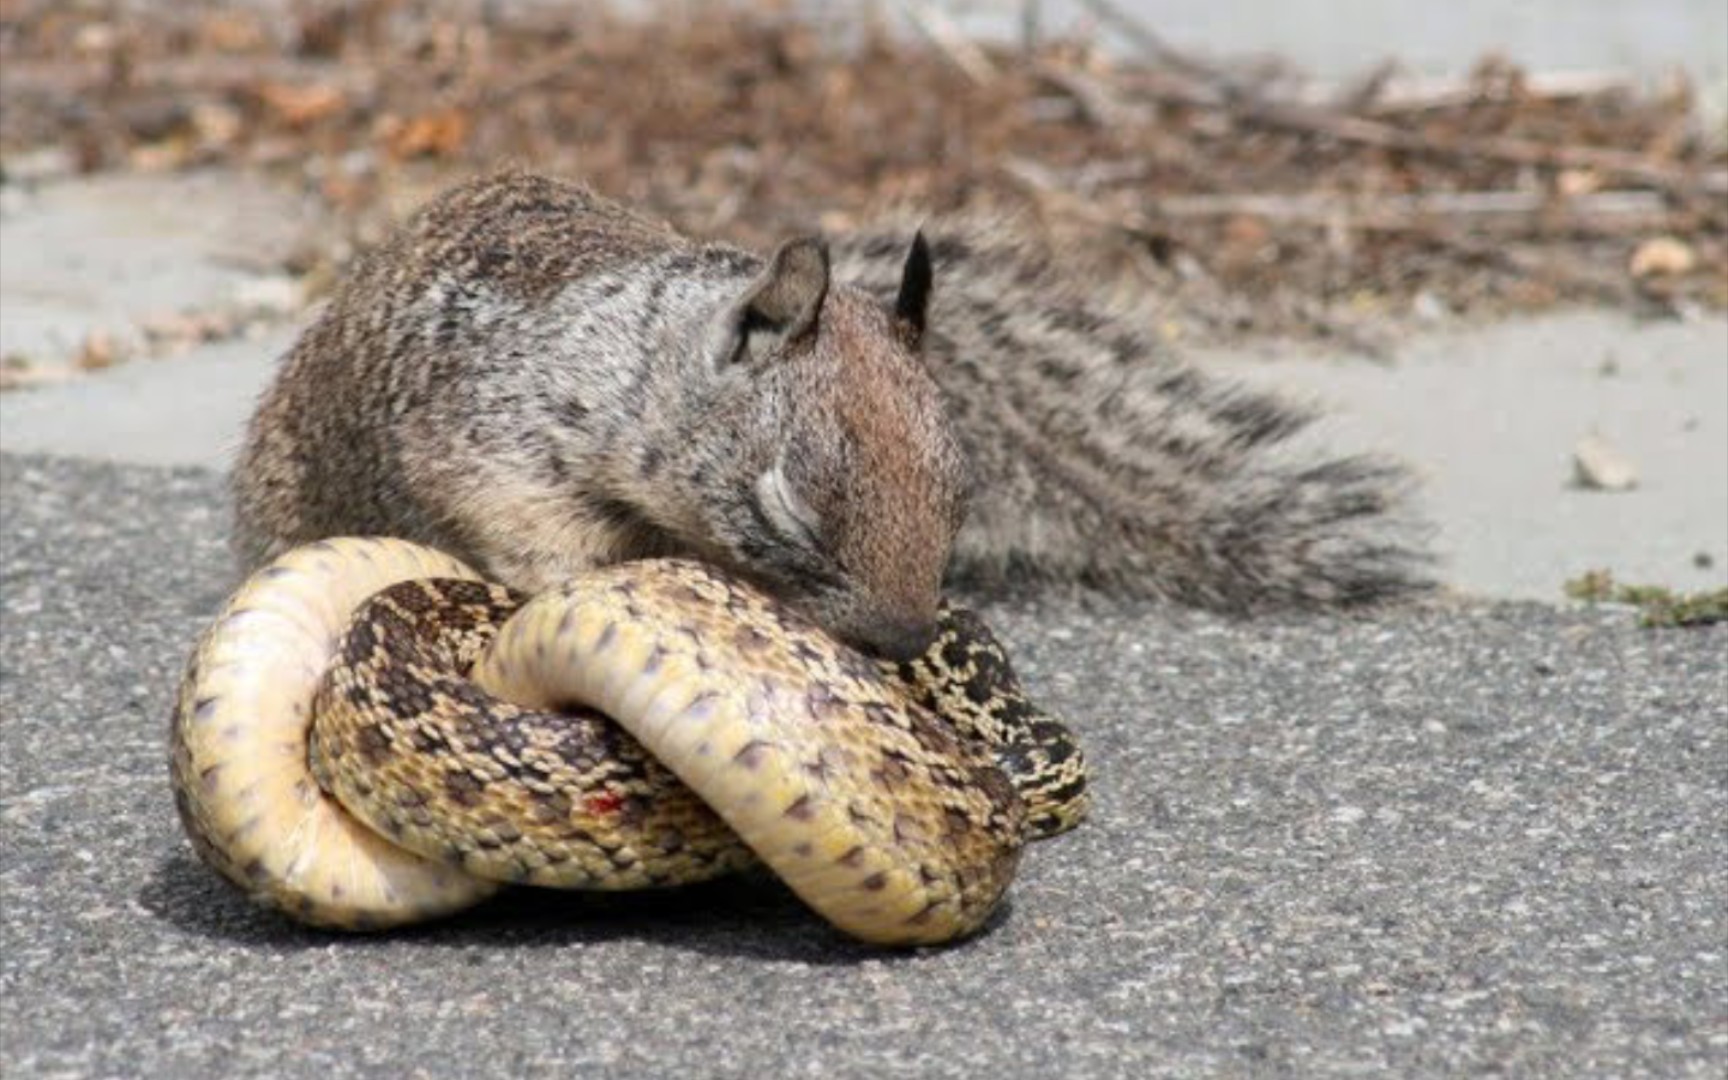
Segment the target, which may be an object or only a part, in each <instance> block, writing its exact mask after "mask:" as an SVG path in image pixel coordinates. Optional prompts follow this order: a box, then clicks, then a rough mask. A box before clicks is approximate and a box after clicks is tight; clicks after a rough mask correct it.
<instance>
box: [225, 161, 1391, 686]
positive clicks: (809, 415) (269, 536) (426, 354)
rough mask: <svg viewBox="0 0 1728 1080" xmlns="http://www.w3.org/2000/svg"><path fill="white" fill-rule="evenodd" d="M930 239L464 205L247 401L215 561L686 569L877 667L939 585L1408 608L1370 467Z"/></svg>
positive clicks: (1002, 239) (1039, 280)
mask: <svg viewBox="0 0 1728 1080" xmlns="http://www.w3.org/2000/svg"><path fill="white" fill-rule="evenodd" d="M925 235H927V236H928V237H929V241H928V243H926V241H925V239H924V235H920V236H919V237H918V238H916V239H913V238H911V237H909V236H908V235H907V233H906V232H904V231H896V232H894V233H892V234H890V233H888V232H881V233H870V232H861V233H858V234H854V235H849V236H840V237H835V238H833V239H832V240H831V241H827V242H824V241H822V240H819V239H815V238H804V239H796V240H791V241H788V242H787V243H785V244H783V245H781V246H780V247H779V248H778V249H777V250H776V251H775V252H774V253H773V254H772V255H771V256H769V257H767V258H763V257H760V256H757V255H754V254H751V253H749V252H746V251H742V250H739V249H737V248H734V247H730V246H726V245H722V244H714V243H704V242H699V241H694V240H690V239H687V238H684V237H682V236H680V235H679V234H677V233H675V232H674V231H673V230H671V229H670V228H669V227H667V226H665V225H663V224H660V223H659V222H657V221H654V220H652V219H650V218H647V217H644V216H642V215H640V214H637V213H635V212H633V211H631V210H628V209H626V208H624V207H622V206H619V205H618V204H616V203H613V202H611V201H609V200H606V199H604V198H601V197H600V196H598V195H595V194H593V193H592V192H590V191H588V190H587V189H585V188H583V187H579V186H576V185H573V184H568V183H564V182H560V181H555V180H550V179H546V178H542V177H536V176H531V175H526V174H523V173H517V172H510V173H504V174H500V175H495V176H491V177H487V178H484V179H480V180H477V181H473V182H470V183H467V184H464V185H462V186H460V187H457V188H455V189H454V190H452V191H450V192H449V193H447V194H445V195H443V196H442V197H440V198H438V199H436V200H434V201H433V202H432V203H430V204H429V205H428V206H427V207H425V208H424V209H422V210H421V211H420V212H419V213H418V214H416V215H415V216H414V217H413V218H412V219H411V220H410V221H408V222H407V223H406V224H405V225H404V226H403V227H402V228H401V229H400V230H399V231H398V232H397V233H396V234H395V235H394V236H393V237H392V238H391V239H390V240H388V241H387V242H385V243H384V244H382V245H381V246H380V247H378V248H377V249H375V250H374V251H372V252H371V253H369V254H368V255H367V256H365V257H364V258H363V259H362V260H361V261H360V263H359V265H358V267H357V268H356V270H355V271H354V272H353V274H352V275H351V276H350V278H349V279H348V280H347V282H346V283H345V284H344V285H343V286H342V287H341V288H340V289H339V290H338V291H337V293H336V295H335V296H334V298H333V299H332V301H331V302H330V304H329V306H328V308H327V309H326V310H325V311H324V313H323V314H322V316H321V317H320V318H318V319H317V321H316V322H315V323H314V324H313V325H312V326H311V327H310V328H309V329H308V330H307V331H306V332H305V333H304V334H303V335H302V337H301V338H300V340H299V342H298V343H297V344H296V345H295V347H294V348H293V350H292V352H291V353H290V354H289V356H288V358H287V359H286V361H285V362H284V365H283V367H282V369H281V371H280V373H279V374H278V376H277V378H276V380H275V382H274V384H273V385H272V386H271V388H270V389H269V390H268V391H267V393H266V395H265V397H264V399H263V401H262V402H261V404H260V406H259V408H258V411H257V413H256V414H255V416H254V417H253V420H252V423H251V425H250V429H249V432H248V436H247V440H246V445H245V447H244V449H243V451H242V454H241V458H240V461H239V465H238V468H237V470H236V473H235V491H236V497H237V498H236V503H237V518H238V520H237V546H238V549H239V552H240V554H241V558H242V561H243V562H244V563H245V564H246V565H248V566H255V565H257V564H259V563H261V562H262V561H264V560H265V559H267V558H269V557H270V556H272V555H274V554H276V553H278V552H280V551H281V550H283V549H284V548H286V547H288V546H290V545H292V544H295V543H300V542H305V541H308V540H312V539H317V538H320V537H325V536H330V535H335V534H345V533H346V534H352V533H379V534H389V535H395V536H400V537H405V538H408V539H412V540H418V541H421V542H425V543H429V544H433V545H436V546H438V547H441V548H444V549H446V550H448V551H450V552H452V553H453V554H456V555H458V556H460V557H462V558H464V559H466V560H468V561H470V562H472V563H474V564H475V565H476V566H477V567H478V568H480V569H481V570H482V571H484V572H486V573H488V574H490V575H491V576H493V577H495V578H497V579H499V580H501V581H503V582H505V583H507V584H510V585H512V586H515V587H517V588H521V589H525V590H536V589H540V588H543V587H545V586H547V585H549V584H551V583H553V582H554V581H556V580H558V579H560V578H562V577H565V576H568V575H569V574H571V573H573V572H576V571H578V570H581V569H584V568H586V567H589V566H592V565H595V564H600V563H608V562H615V561H618V560H623V559H629V558H636V557H644V556H649V555H656V554H670V553H687V554H695V555H697V556H699V557H702V558H705V559H709V560H712V561H714V562H717V563H719V564H721V565H724V566H727V567H730V568H732V569H734V570H737V571H740V572H742V573H744V574H746V575H747V576H750V577H752V578H754V579H756V580H758V581H760V582H762V583H763V584H765V585H766V586H767V587H768V588H769V589H770V590H772V591H774V592H776V593H777V594H779V595H781V596H782V597H783V598H784V599H786V600H788V601H789V602H791V603H793V604H794V605H795V606H799V607H801V608H803V609H804V610H805V611H806V612H807V613H809V614H810V615H812V616H813V617H814V618H816V619H817V620H818V621H819V622H821V623H822V624H824V625H825V626H827V627H828V628H829V629H830V630H832V631H834V632H836V633H838V634H840V635H841V636H842V637H845V638H847V639H849V640H852V641H854V642H857V643H860V644H862V645H864V646H866V647H868V648H871V649H873V650H874V651H876V652H878V653H881V654H883V655H888V656H897V657H904V656H909V655H912V654H915V653H917V652H919V651H921V649H922V648H923V647H924V646H925V645H926V644H927V643H928V641H929V639H930V637H931V635H932V633H933V631H934V626H935V618H936V611H937V605H938V602H939V591H940V589H941V586H942V583H943V581H944V576H945V575H947V576H948V577H949V578H962V579H965V578H971V579H974V580H982V581H985V582H995V581H1001V580H1004V579H1012V578H1015V577H1019V576H1026V577H1030V578H1042V579H1071V580H1080V581H1087V582H1092V583H1098V584H1108V585H1113V586H1118V587H1123V588H1126V589H1130V590H1132V591H1135V592H1139V593H1151V594H1160V595H1167V596H1171V597H1175V598H1180V599H1182V600H1186V601H1192V602H1197V603H1202V604H1206V605H1209V606H1213V607H1219V608H1224V609H1229V610H1249V609H1254V608H1259V607H1267V606H1277V605H1288V604H1303V603H1328V602H1354V601H1363V600H1372V599H1378V598H1382V597H1386V596H1389V595H1394V594H1398V593H1402V592H1405V591H1408V590H1409V589H1411V588H1413V587H1415V586H1416V585H1417V584H1418V582H1417V578H1416V575H1415V573H1414V569H1415V567H1416V566H1417V564H1418V563H1419V561H1420V560H1419V556H1418V555H1417V554H1415V552H1414V550H1413V549H1412V548H1411V547H1410V546H1409V545H1408V544H1406V543H1405V541H1404V538H1403V536H1402V535H1401V533H1400V528H1401V526H1400V520H1401V518H1400V515H1399V514H1398V513H1396V512H1395V511H1396V510H1397V509H1398V508H1397V505H1396V504H1397V501H1398V489H1399V487H1400V480H1401V474H1400V473H1399V471H1398V470H1397V469H1396V468H1395V467H1392V466H1389V465H1386V464H1383V463H1379V462H1376V461H1370V460H1364V459H1343V460H1330V461H1318V462H1314V461H1309V462H1305V463H1301V462H1299V463H1288V462H1284V461H1282V460H1280V458H1279V455H1278V454H1277V453H1276V452H1275V451H1276V449H1277V447H1278V446H1279V444H1281V443H1283V442H1284V441H1285V440H1286V439H1287V437H1288V436H1289V435H1291V434H1292V433H1293V432H1294V431H1296V430H1297V429H1299V428H1300V427H1302V426H1303V425H1304V424H1305V423H1306V417H1305V416H1304V415H1303V414H1301V413H1299V412H1297V411H1294V410H1292V409H1290V408H1289V407H1287V406H1286V405H1285V404H1283V403H1281V402H1278V401H1275V400H1273V399H1271V398H1267V397H1264V396H1261V395H1257V394H1252V393H1248V392H1246V391H1243V390H1240V389H1238V388H1235V387H1232V386H1229V385H1227V384H1224V383H1221V382H1219V381H1217V380H1215V379H1213V378H1210V377H1208V376H1206V375H1204V374H1202V373H1201V372H1199V371H1197V370H1195V369H1192V368H1189V367H1187V366H1184V365H1182V364H1180V363H1178V362H1177V361H1175V360H1172V359H1170V358H1169V357H1168V356H1166V355H1165V352H1164V349H1163V347H1162V346H1161V345H1160V344H1159V343H1158V342H1157V341H1156V339H1155V338H1154V337H1153V335H1152V334H1151V333H1149V332H1148V331H1147V330H1145V329H1142V328H1141V327H1140V326H1139V325H1137V322H1136V320H1135V318H1134V317H1133V316H1132V315H1131V314H1126V313H1122V312H1118V311H1113V310H1109V309H1106V308H1104V307H1102V306H1100V305H1098V304H1096V303H1093V302H1091V301H1089V300H1088V298H1087V297H1086V294H1085V292H1084V290H1083V289H1082V288H1081V287H1080V285H1078V284H1077V283H1073V282H1069V281H1065V280H1062V279H1060V278H1059V277H1058V276H1057V275H1056V273H1055V272H1054V271H1052V270H1051V269H1050V268H1049V267H1048V266H1047V265H1046V263H1045V262H1044V261H1042V260H1041V259H1039V258H1037V257H1035V256H1033V255H1031V254H1030V253H1028V252H1027V251H1025V250H1024V249H1022V248H1021V246H1020V245H1018V244H1017V243H1016V242H1015V241H1013V239H1012V238H1011V237H1010V236H1009V235H1007V234H1005V233H1004V232H1003V231H1001V230H991V229H979V228H975V227H971V226H967V225H965V224H963V223H962V224H956V225H951V226H943V225H937V226H934V227H932V228H931V229H929V230H928V231H927V233H926V234H925ZM831 250H832V252H833V256H832V258H833V265H834V270H835V271H837V272H836V273H835V274H834V275H833V278H834V279H832V280H831V274H830V251H831ZM933 277H934V281H933Z"/></svg>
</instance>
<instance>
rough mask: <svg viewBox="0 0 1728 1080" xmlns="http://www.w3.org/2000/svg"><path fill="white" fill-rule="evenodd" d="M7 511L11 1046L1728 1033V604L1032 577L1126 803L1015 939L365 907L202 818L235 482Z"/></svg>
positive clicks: (1101, 815)
mask: <svg viewBox="0 0 1728 1080" xmlns="http://www.w3.org/2000/svg"><path fill="white" fill-rule="evenodd" d="M0 514H3V521H4V532H3V538H4V545H3V554H0V598H3V604H4V654H3V656H4V664H3V667H0V716H3V718H4V719H3V726H0V748H3V751H4V760H3V768H0V828H3V830H4V843H3V847H0V851H3V855H0V902H3V907H0V957H3V961H0V962H3V977H0V1061H4V1062H5V1066H4V1071H5V1073H6V1075H8V1076H10V1077H20V1078H21V1077H46V1076H151V1077H205V1076H210V1077H217V1076H222V1077H226V1076H244V1075H270V1076H296V1075H318V1076H321V1077H344V1076H391V1077H403V1076H509V1077H523V1076H553V1075H593V1074H594V1070H597V1069H604V1070H606V1075H608V1076H633V1075H676V1076H690V1077H696V1076H711V1075H712V1076H732V1075H744V1074H747V1073H748V1074H751V1075H764V1076H786V1077H801V1076H817V1075H821V1076H842V1077H843V1076H866V1075H868V1076H886V1075H908V1076H955V1077H977V1076H986V1075H992V1074H994V1075H1002V1076H1078V1077H1084V1076H1123V1077H1129V1076H1134V1077H1142V1076H1161V1075H1183V1076H1188V1075H1204V1074H1215V1075H1217V1074H1221V1075H1275V1074H1297V1075H1305V1076H1315V1075H1343V1074H1352V1075H1360V1074H1370V1075H1400V1076H1421V1075H1457V1074H1460V1073H1474V1072H1497V1073H1506V1074H1512V1075H1529V1076H1559V1075H1567V1076H1580V1075H1600V1076H1634V1075H1656V1076H1669V1077H1678V1076H1700V1077H1702V1076H1712V1077H1717V1076H1721V1075H1722V1074H1723V1071H1724V1068H1725V1067H1728V910H1725V909H1728V835H1725V822H1728V685H1725V673H1724V672H1725V666H1724V658H1725V652H1728V649H1725V646H1728V630H1724V629H1723V628H1716V629H1710V630H1696V631H1650V630H1642V629H1639V628H1638V627H1637V626H1636V625H1635V621H1634V619H1633V617H1632V615H1631V614H1630V613H1628V612H1627V611H1625V610H1619V609H1602V610H1577V611H1567V610H1560V609H1556V608H1551V607H1545V606H1539V605H1528V604H1499V605H1487V604H1480V605H1478V604H1451V603H1447V604H1439V605H1436V606H1434V607H1432V608H1430V609H1427V610H1417V611H1404V612H1399V613H1393V614H1388V615H1384V616H1381V617H1378V618H1375V619H1372V620H1341V619H1335V618H1325V617H1308V618H1291V619H1284V620H1269V621H1262V622H1254V623H1249V624H1239V623H1232V622H1227V621H1223V620H1219V619H1216V618H1212V617H1208V616H1204V615H1198V614H1194V613H1187V612H1169V611H1158V610H1148V609H1141V608H1129V607H1120V606H1114V605H1110V604H1106V603H1103V602H1098V601H1093V602H1079V601H1075V600H1045V601H1042V602H1040V603H1036V604H1031V603H1016V604H1014V605H1011V606H999V607H997V608H996V609H995V610H994V611H993V613H992V617H993V620H994V621H995V622H996V623H997V624H998V625H999V626H1000V628H1001V629H1002V631H1003V633H1004V636H1005V637H1006V638H1007V639H1008V640H1009V642H1010V643H1011V644H1012V645H1013V646H1014V648H1015V650H1016V655H1017V657H1018V658H1019V661H1020V664H1021V666H1022V668H1023V669H1024V673H1025V674H1026V675H1027V677H1028V678H1029V680H1030V681H1031V683H1032V684H1033V686H1034V687H1035V688H1036V689H1037V690H1038V691H1039V692H1040V693H1041V694H1042V696H1043V697H1044V698H1045V699H1046V700H1047V702H1049V703H1050V704H1052V705H1053V706H1055V707H1057V708H1058V709H1060V710H1062V711H1064V712H1066V713H1067V714H1069V715H1070V716H1071V717H1072V719H1073V720H1074V721H1075V722H1076V724H1077V726H1078V727H1079V728H1080V730H1081V732H1082V733H1083V735H1084V738H1085V741H1086V744H1087V748H1088V751H1089V753H1090V756H1091V759H1092V762H1093V766H1094V769H1095V776H1096V780H1095V789H1096V793H1097V804H1096V814H1095V817H1094V818H1093V820H1092V821H1091V822H1090V823H1089V824H1088V825H1086V826H1085V827H1084V828H1083V829H1082V830H1080V831H1079V832H1077V833H1075V834H1073V835H1071V836H1068V837H1065V838H1063V839H1061V840H1058V841H1054V842H1051V843H1049V844H1046V845H1041V846H1039V847H1037V848H1035V849H1034V850H1033V851H1032V852H1031V853H1030V854H1029V856H1028V858H1027V860H1026V862H1025V864H1024V871H1023V873H1022V875H1021V877H1020V879H1019V881H1018V882H1017V883H1016V884H1015V886H1014V888H1013V891H1012V903H1011V905H1010V906H1009V908H1008V910H1007V911H1006V912H1005V913H1004V914H1003V916H1002V917H1001V918H1000V919H999V920H998V921H997V922H996V923H995V924H994V926H993V927H992V928H991V929H990V931H989V932H987V933H986V934H985V935H984V936H982V937H981V938H979V939H977V940H975V941H973V942H971V943H968V944H965V945H962V946H959V947H956V948H951V949H946V950H937V951H927V952H919V953H913V954H885V953H879V952H873V951H870V950H868V949H864V948H861V947H858V946H854V945H851V944H849V943H847V942H846V941H844V940H842V939H840V938H839V937H837V936H836V935H835V934H834V933H832V932H831V931H830V930H828V929H827V928H826V927H825V926H824V925H823V924H822V923H820V922H819V921H817V920H816V919H815V918H813V917H812V916H810V915H808V914H806V913H805V912H804V911H803V910H802V909H801V908H800V907H799V906H798V904H797V903H796V901H795V900H793V899H791V898H790V897H789V895H788V894H786V893H785V892H784V891H783V890H782V889H781V888H780V887H779V886H777V885H776V884H774V883H773V882H770V881H762V880H753V879H752V880H744V881H739V882H734V883H727V884H722V885H718V886H713V887H706V888H701V889H693V890H689V891H687V892H681V893H673V894H664V895H656V896H648V897H635V898H629V897H626V898H611V899H600V900H595V899H584V898H574V897H563V896H556V895H549V894H527V893H518V894H515V895H513V896H510V897H507V898H505V899H503V900H501V901H499V902H496V903H494V904H492V905H490V906H489V907H487V908H485V909H483V910H480V911H478V912H475V913H473V914H471V915H468V916H465V917H462V918H458V919H455V920H452V921H449V922H446V923H443V924H439V925H435V926H429V927H426V928H424V929H420V930H416V931H414V932H409V933H398V934H393V935H388V936H381V937H370V938H358V937H339V936H331V935H328V934H322V933H314V932H309V931H305V930H301V929H298V928H296V927H294V926H292V925H289V924H286V923H284V922H282V921H280V920H278V919H277V918H275V917H273V916H270V915H267V914H264V913H260V912H257V911H254V910H252V909H250V908H249V907H248V906H246V905H245V904H244V903H243V902H241V901H240V900H239V899H237V898H236V896H235V895H233V894H232V893H231V892H230V891H229V890H228V889H227V888H226V887H225V886H224V885H223V884H222V883H221V882H220V881H218V880H217V879H216V878H215V877H214V876H213V875H212V874H211V873H209V872H208V871H206V870H205V869H204V868H203V867H202V866H201V865H200V864H199V863H197V862H196V861H195V860H194V859H193V857H192V855H191V854H190V851H189V849H188V847H187V845H186V844H185V842H184V841H183V840H182V838H181V835H180V831H179V826H178V824H177V822H176V820H175V818H174V814H173V809H172V803H171V799H170V796H169V793H168V786H167V780H166V769H165V758H166V755H165V749H164V743H165V739H164V728H165V718H166V715H167V710H168V704H169V698H170V693H171V688H172V685H173V683H174V681H175V678H176V677H177V674H178V670H179V666H180V664H181V662H182V660H183V658H184V654H185V651H186V649H187V647H188V646H189V644H190V642H191V640H192V638H193V636H194V634H195V633H196V632H197V630H198V629H199V627H200V625H201V622H202V620H204V619H205V618H206V617H207V616H208V615H209V614H210V613H211V612H212V610H213V609H214V608H215V607H216V605H217V604H218V603H219V601H220V599H221V598H222V596H223V594H224V593H225V592H226V590H227V588H228V587H229V585H230V584H231V583H230V581H229V578H228V568H227V563H226V559H225V555H224V552H223V549H222V546H221V541H220V533H221V530H222V513H221V485H220V481H219V479H218V478H217V477H216V476H215V475H214V474H211V473H207V472H203V471H180V472H173V471H166V470H155V469H143V468H116V467H110V466H102V465H88V464H73V463H68V462H62V461H55V460H50V459H42V458H31V457H5V458H0Z"/></svg>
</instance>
